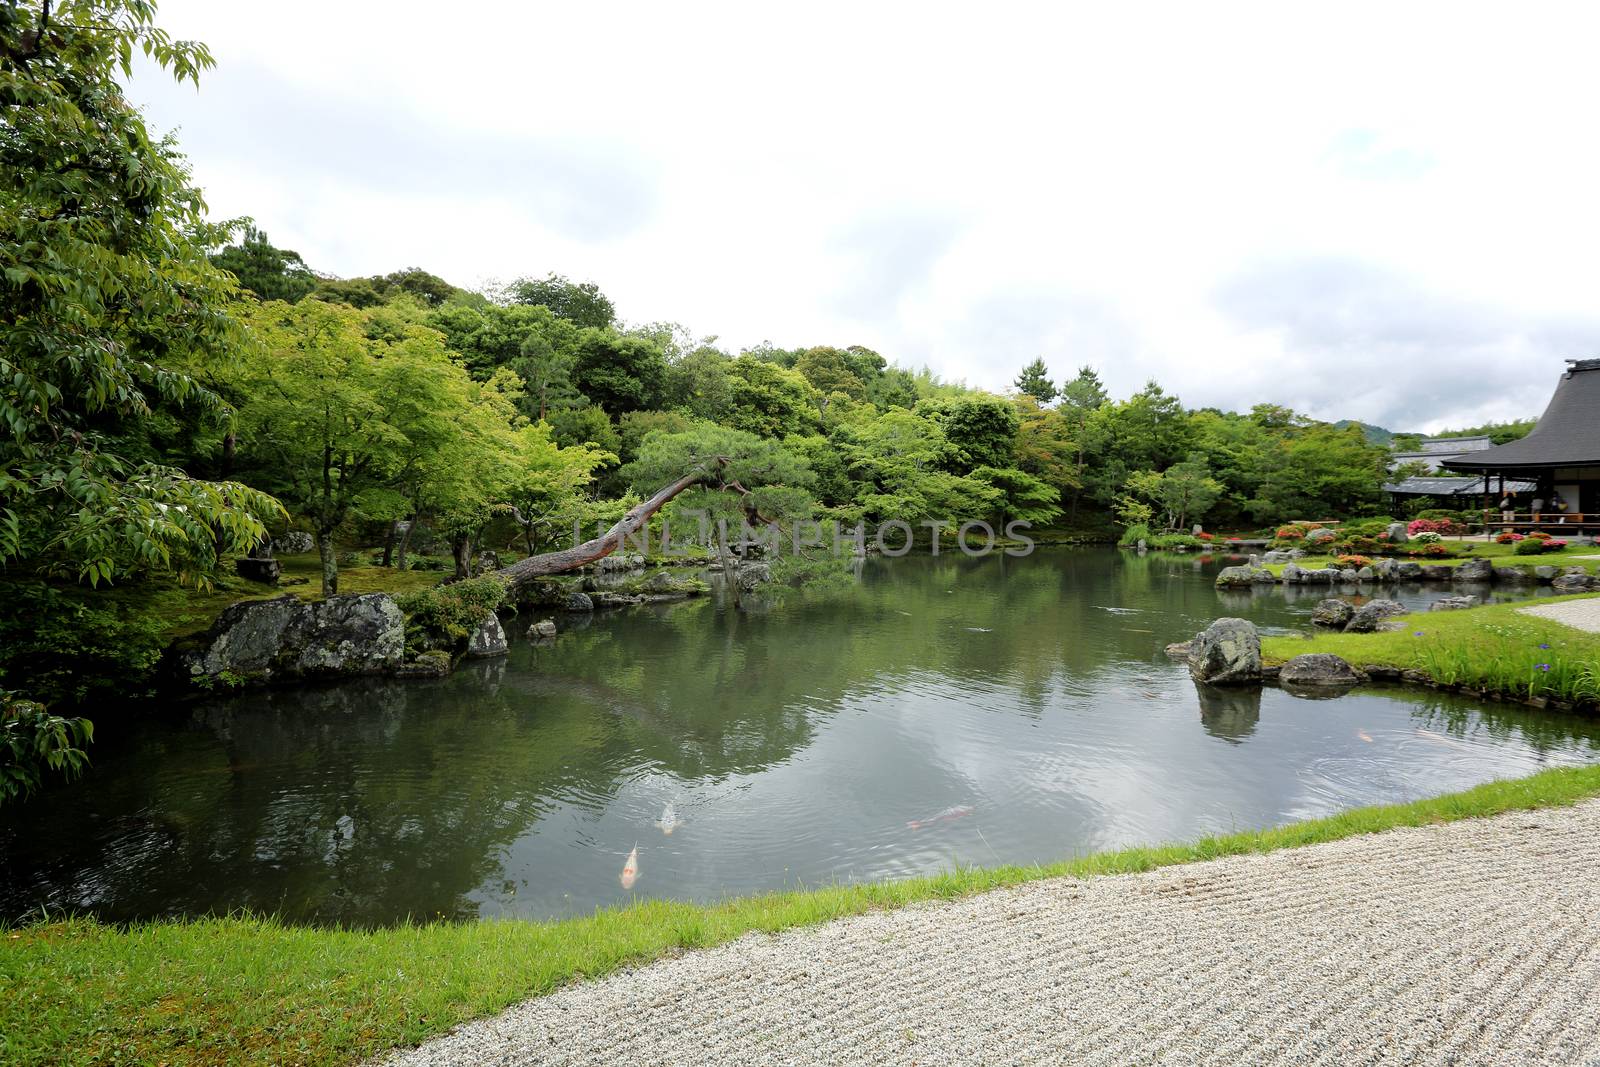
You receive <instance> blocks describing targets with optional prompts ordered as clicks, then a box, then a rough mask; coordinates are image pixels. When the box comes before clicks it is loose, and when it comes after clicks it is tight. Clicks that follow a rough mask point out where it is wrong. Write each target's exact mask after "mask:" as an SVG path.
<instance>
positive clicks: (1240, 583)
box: [1216, 567, 1277, 589]
mask: <svg viewBox="0 0 1600 1067" xmlns="http://www.w3.org/2000/svg"><path fill="white" fill-rule="evenodd" d="M1275 581H1277V579H1276V578H1274V577H1273V576H1272V572H1271V571H1269V570H1267V569H1266V568H1265V567H1224V568H1222V569H1221V570H1220V571H1218V572H1217V581H1216V585H1217V588H1219V589H1242V588H1245V587H1246V586H1251V585H1258V584H1260V585H1264V584H1266V583H1267V582H1275Z"/></svg>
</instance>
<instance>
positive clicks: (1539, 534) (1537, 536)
mask: <svg viewBox="0 0 1600 1067" xmlns="http://www.w3.org/2000/svg"><path fill="white" fill-rule="evenodd" d="M1528 537H1529V538H1531V539H1532V540H1535V541H1548V540H1550V535H1549V534H1547V533H1545V532H1544V531H1543V530H1535V531H1533V533H1531V534H1529V535H1528Z"/></svg>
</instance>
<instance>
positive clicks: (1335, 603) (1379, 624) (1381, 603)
mask: <svg viewBox="0 0 1600 1067" xmlns="http://www.w3.org/2000/svg"><path fill="white" fill-rule="evenodd" d="M1474 599H1476V598H1474ZM1405 613H1406V608H1405V605H1403V604H1401V603H1399V602H1398V601H1394V600H1384V599H1383V598H1381V597H1379V598H1374V599H1372V600H1369V601H1367V602H1366V603H1365V604H1362V605H1360V606H1357V605H1355V604H1352V603H1350V602H1349V601H1348V600H1339V599H1337V598H1329V599H1327V600H1323V601H1320V602H1318V604H1317V606H1316V607H1315V608H1313V609H1312V610H1311V622H1312V625H1314V626H1321V627H1324V628H1326V629H1330V630H1342V631H1344V632H1346V633H1352V634H1370V633H1374V632H1376V631H1378V630H1381V629H1384V626H1385V620H1387V619H1390V618H1393V617H1394V616H1396V615H1404V614H1405Z"/></svg>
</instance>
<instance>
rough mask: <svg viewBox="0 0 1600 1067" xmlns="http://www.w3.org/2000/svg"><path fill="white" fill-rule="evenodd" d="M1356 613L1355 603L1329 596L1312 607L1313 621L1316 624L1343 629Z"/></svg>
mask: <svg viewBox="0 0 1600 1067" xmlns="http://www.w3.org/2000/svg"><path fill="white" fill-rule="evenodd" d="M1355 613H1356V609H1355V605H1353V604H1351V603H1350V602H1349V601H1348V600H1339V599H1338V598H1336V597H1329V598H1328V599H1327V600H1322V601H1318V603H1317V606H1316V607H1314V608H1312V609H1311V622H1312V624H1313V625H1316V626H1330V627H1332V628H1333V629H1335V630H1342V629H1344V625H1345V623H1347V622H1349V621H1350V616H1352V615H1354V614H1355Z"/></svg>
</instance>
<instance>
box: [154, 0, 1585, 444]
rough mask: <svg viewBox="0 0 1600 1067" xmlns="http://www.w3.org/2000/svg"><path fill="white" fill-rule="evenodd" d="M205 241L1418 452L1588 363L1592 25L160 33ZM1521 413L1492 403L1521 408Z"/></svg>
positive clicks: (281, 12)
mask: <svg viewBox="0 0 1600 1067" xmlns="http://www.w3.org/2000/svg"><path fill="white" fill-rule="evenodd" d="M162 21H163V24H164V25H166V26H167V27H168V28H169V29H171V30H172V31H174V32H175V33H177V34H179V35H181V36H189V37H197V38H199V39H202V40H205V41H207V42H208V43H209V44H210V45H211V46H212V48H213V50H214V51H215V52H216V54H217V57H218V60H219V67H218V69H217V70H216V71H214V72H212V74H211V75H210V76H209V77H208V78H206V79H205V80H204V81H203V82H202V88H201V91H200V93H199V94H198V95H197V94H195V93H194V92H193V91H192V90H190V89H188V88H176V87H172V86H170V85H168V84H166V83H165V82H163V81H161V80H160V79H157V78H154V77H151V76H149V75H141V77H140V78H139V79H137V81H136V84H135V87H134V95H135V97H136V98H137V99H140V100H142V101H146V102H147V103H148V109H149V113H150V115H151V117H152V119H153V120H154V121H155V123H156V124H157V125H158V126H161V127H174V126H176V127H181V133H180V137H181V141H182V144H183V145H184V147H185V149H186V150H187V151H188V152H189V154H190V156H191V158H192V159H193V162H194V165H195V169H196V173H197V175H198V177H199V179H200V181H201V183H202V185H203V186H204V187H205V188H206V190H207V192H208V196H209V199H210V202H211V204H212V207H213V209H214V211H215V212H216V213H217V214H219V215H236V214H249V215H252V216H254V217H255V218H256V219H257V220H258V222H259V223H260V224H261V225H262V226H263V227H264V228H265V229H266V230H267V231H268V232H269V234H271V236H272V237H273V239H274V240H275V241H277V242H278V243H280V244H284V245H287V246H289V247H293V248H296V249H298V250H299V251H300V252H302V253H303V254H304V255H305V256H306V258H307V259H308V260H309V261H310V262H311V263H312V264H314V265H315V266H317V267H319V268H321V269H324V270H329V271H333V272H336V273H340V274H346V275H351V274H362V273H372V272H378V271H387V270H392V269H396V268H398V267H401V266H409V265H420V266H424V267H427V268H428V269H430V270H433V271H435V272H437V273H440V274H442V275H444V276H445V277H447V278H449V279H451V280H452V281H455V282H457V283H458V284H467V285H472V284H477V283H480V282H482V281H484V280H486V279H489V278H493V277H499V278H506V277H510V276H514V275H517V274H525V273H533V274H542V273H544V272H546V271H551V270H555V271H560V272H562V273H566V274H569V275H572V276H575V277H580V278H589V279H593V280H595V281H598V282H599V283H600V284H601V286H602V287H603V288H604V289H605V290H606V292H607V293H608V294H609V295H611V296H612V298H613V299H614V300H615V301H616V303H617V305H618V307H619V308H620V309H621V311H622V313H623V314H624V315H625V316H626V317H627V318H628V319H630V320H632V321H654V320H662V319H669V320H677V321H680V322H683V323H685V324H686V325H688V326H690V327H691V328H692V329H693V330H695V331H696V332H697V333H715V334H718V335H720V337H721V338H722V340H723V343H725V344H728V345H731V346H734V347H738V346H741V345H747V344H753V343H755V342H758V341H761V340H763V339H770V340H772V341H774V342H775V343H779V344H786V345H792V344H809V343H835V344H851V343H861V344H867V345H871V346H872V347H874V348H877V349H878V350H880V351H882V352H883V353H884V354H885V355H888V356H890V357H891V358H894V359H897V360H898V361H900V362H901V363H903V364H907V365H917V364H921V363H927V364H929V365H931V366H932V367H934V369H936V370H937V371H939V372H940V373H943V374H947V375H950V376H954V377H960V378H965V379H966V380H968V381H970V382H972V383H974V384H979V385H985V386H988V387H992V388H998V387H1002V386H1004V385H1005V384H1006V383H1007V382H1008V381H1009V380H1010V378H1011V377H1012V376H1013V375H1014V374H1015V372H1016V369H1017V368H1018V367H1019V366H1020V365H1021V364H1022V363H1024V362H1026V361H1027V360H1029V359H1031V358H1032V357H1033V356H1035V355H1043V356H1044V357H1045V358H1046V360H1047V361H1049V362H1050V363H1051V365H1052V367H1053V368H1054V369H1055V370H1056V372H1057V373H1065V372H1069V371H1070V370H1071V368H1073V367H1075V366H1076V365H1078V364H1080V363H1085V362H1087V363H1093V364H1096V365H1098V366H1099V367H1100V368H1101V370H1102V372H1103V373H1104V374H1105V375H1106V377H1107V379H1108V380H1109V381H1110V382H1111V384H1112V385H1113V386H1114V388H1115V389H1116V390H1117V391H1119V392H1124V393H1125V392H1127V391H1129V390H1131V389H1133V388H1137V387H1138V385H1139V384H1140V383H1141V382H1142V381H1143V380H1144V379H1146V378H1149V377H1155V378H1157V379H1158V380H1160V381H1162V382H1163V383H1164V384H1166V385H1168V386H1169V387H1170V388H1172V389H1173V390H1175V391H1177V392H1178V393H1179V394H1180V395H1181V396H1182V397H1183V398H1184V399H1185V400H1186V401H1187V402H1189V403H1191V404H1219V405H1226V406H1234V407H1248V406H1249V405H1250V404H1252V403H1255V402H1259V401H1273V402H1280V403H1293V404H1296V405H1297V406H1299V407H1301V408H1302V409H1306V410H1309V411H1311V412H1312V413H1314V414H1316V415H1319V416H1324V417H1329V418H1337V417H1356V418H1365V419H1370V420H1374V421H1387V422H1389V423H1391V424H1397V425H1402V426H1406V427H1412V426H1419V425H1423V426H1429V427H1434V426H1439V425H1443V424H1448V423H1451V422H1457V423H1459V422H1464V421H1470V420H1476V419H1479V418H1486V417H1502V418H1505V417H1514V416H1518V415H1523V414H1529V413H1533V412H1536V411H1537V409H1538V406H1539V404H1540V403H1542V400H1543V398H1544V397H1545V395H1546V394H1547V392H1548V388H1549V385H1550V383H1552V382H1553V380H1554V378H1555V376H1556V375H1557V374H1558V373H1559V371H1560V369H1561V367H1562V364H1561V362H1560V361H1561V359H1562V358H1563V357H1568V356H1592V355H1595V354H1597V353H1596V352H1595V351H1594V348H1593V345H1594V342H1595V340H1596V339H1597V331H1596V329H1595V328H1594V323H1595V321H1596V319H1595V317H1594V316H1593V314H1592V313H1591V311H1590V308H1591V304H1592V301H1593V294H1594V293H1596V292H1597V291H1600V284H1597V283H1600V276H1597V275H1600V262H1597V257H1596V256H1594V255H1593V254H1592V253H1591V250H1592V249H1594V248H1596V247H1600V213H1597V212H1594V211H1593V210H1591V209H1590V201H1591V200H1592V197H1593V190H1594V189H1595V188H1596V187H1600V143H1597V142H1595V141H1594V139H1593V138H1591V137H1589V136H1588V135H1587V131H1588V128H1589V126H1590V125H1591V118H1590V116H1589V115H1588V114H1587V111H1588V102H1589V101H1590V100H1592V99H1594V96H1595V90H1596V86H1595V85H1594V82H1595V80H1596V74H1595V72H1594V70H1595V68H1594V66H1593V64H1592V62H1591V60H1590V57H1589V56H1588V55H1587V50H1588V44H1587V42H1589V41H1591V40H1592V39H1593V31H1594V29H1595V28H1596V26H1595V22H1596V21H1597V19H1596V18H1595V17H1594V16H1593V15H1591V13H1590V9H1589V8H1587V7H1585V6H1583V5H1570V6H1542V7H1540V8H1538V9H1537V14H1529V13H1527V12H1526V11H1513V9H1510V8H1506V7H1504V6H1490V5H1472V4H1466V5H1463V4H1414V5H1405V6H1403V7H1400V6H1396V5H1378V4H1352V5H1343V6H1341V7H1339V8H1337V9H1328V8H1323V9H1313V8H1304V7H1297V6H1293V5H1278V4H1243V5H1224V6H1218V5H1172V6H1169V7H1162V6H1159V5H1137V6H1129V5H1092V6H1091V5H1082V6H1076V7H1069V6H1064V5H1051V6H1041V7H1038V8H1033V9H1028V8H1019V7H1005V8H1002V9H998V10H993V9H991V10H982V11H980V10H979V9H976V8H972V7H971V6H970V5H968V6H954V5H950V6H941V5H927V4H918V5H915V6H912V5H903V6H902V5H892V6H891V5H873V6H871V7H870V8H866V9H865V10H864V6H863V5H844V4H813V5H808V6H807V7H805V8H803V9H788V10H784V11H779V10H778V9H763V8H760V7H758V6H751V5H737V6H735V5H718V6H695V7H692V8H690V7H686V6H684V5H659V4H657V5H643V4H640V5H636V6H635V5H615V4H612V5H566V6H565V7H562V8H548V7H544V6H534V5H521V4H516V5H512V4H499V5H495V4H482V5H474V6H470V7H461V8H459V9H458V10H455V9H441V8H439V7H438V6H437V5H426V6H424V5H421V4H408V3H383V4H378V3H356V2H352V0H346V2H342V3H335V4H329V3H327V2H326V0H324V2H322V3H319V4H310V3H302V2H284V3H280V4H277V5H271V6H267V7H262V6H260V5H249V6H246V5H237V4H219V3H216V2H214V0H213V2H210V3H201V2H199V0H184V2H177V0H168V2H167V3H165V4H163V6H162ZM1528 383H1531V384H1528Z"/></svg>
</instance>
